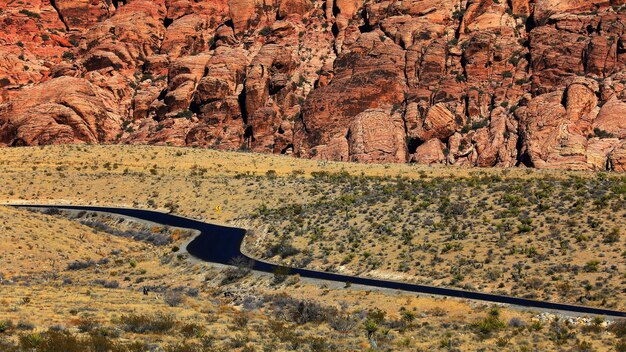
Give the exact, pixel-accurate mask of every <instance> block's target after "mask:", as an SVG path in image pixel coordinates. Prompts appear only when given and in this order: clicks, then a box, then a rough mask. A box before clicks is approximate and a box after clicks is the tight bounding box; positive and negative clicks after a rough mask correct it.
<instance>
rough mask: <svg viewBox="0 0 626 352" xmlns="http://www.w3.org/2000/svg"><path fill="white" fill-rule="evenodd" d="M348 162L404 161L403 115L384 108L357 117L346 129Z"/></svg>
mask: <svg viewBox="0 0 626 352" xmlns="http://www.w3.org/2000/svg"><path fill="white" fill-rule="evenodd" d="M347 139H348V156H349V160H350V161H359V162H377V163H384V162H386V163H389V162H392V163H397V162H406V160H407V147H406V140H405V132H404V124H403V122H402V116H401V115H400V114H399V113H398V112H397V111H395V112H391V111H389V110H385V109H370V110H365V111H364V112H362V113H360V114H358V115H357V116H356V117H355V118H354V120H353V121H352V123H351V124H350V127H349V128H348V135H347Z"/></svg>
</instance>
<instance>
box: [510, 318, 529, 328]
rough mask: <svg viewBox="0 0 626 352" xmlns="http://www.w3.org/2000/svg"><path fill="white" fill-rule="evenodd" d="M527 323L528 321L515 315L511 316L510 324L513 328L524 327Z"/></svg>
mask: <svg viewBox="0 0 626 352" xmlns="http://www.w3.org/2000/svg"><path fill="white" fill-rule="evenodd" d="M526 325H527V324H526V322H525V321H523V320H522V319H520V318H518V317H513V318H511V320H509V326H510V327H512V328H523V327H525V326H526Z"/></svg>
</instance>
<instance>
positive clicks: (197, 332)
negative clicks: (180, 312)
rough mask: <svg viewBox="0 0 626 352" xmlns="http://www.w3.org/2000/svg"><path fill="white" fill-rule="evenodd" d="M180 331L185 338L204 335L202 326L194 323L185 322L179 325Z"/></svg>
mask: <svg viewBox="0 0 626 352" xmlns="http://www.w3.org/2000/svg"><path fill="white" fill-rule="evenodd" d="M180 333H181V334H183V336H185V337H186V338H189V339H190V338H194V337H195V338H200V337H203V336H204V328H203V327H202V326H200V325H198V324H196V323H187V324H184V325H183V326H181V328H180Z"/></svg>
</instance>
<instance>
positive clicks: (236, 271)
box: [221, 257, 254, 285]
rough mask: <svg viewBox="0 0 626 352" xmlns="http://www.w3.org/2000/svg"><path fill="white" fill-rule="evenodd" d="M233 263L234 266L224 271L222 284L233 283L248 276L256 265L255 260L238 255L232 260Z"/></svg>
mask: <svg viewBox="0 0 626 352" xmlns="http://www.w3.org/2000/svg"><path fill="white" fill-rule="evenodd" d="M231 265H232V267H229V268H227V269H226V270H224V271H223V273H224V278H223V279H222V282H221V284H222V285H228V284H231V283H233V282H236V281H239V280H241V279H243V278H244V277H246V276H248V274H250V272H251V271H252V267H254V261H252V260H250V259H247V258H245V257H237V258H235V259H233V260H232V262H231Z"/></svg>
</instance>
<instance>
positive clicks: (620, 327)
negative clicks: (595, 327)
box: [609, 319, 626, 338]
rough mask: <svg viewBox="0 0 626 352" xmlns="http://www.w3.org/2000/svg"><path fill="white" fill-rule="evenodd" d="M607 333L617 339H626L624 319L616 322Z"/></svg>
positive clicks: (625, 321) (625, 320)
mask: <svg viewBox="0 0 626 352" xmlns="http://www.w3.org/2000/svg"><path fill="white" fill-rule="evenodd" d="M609 331H610V332H612V333H614V334H615V336H617V337H620V338H622V337H626V319H621V320H616V321H614V322H613V323H612V324H611V325H610V326H609Z"/></svg>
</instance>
